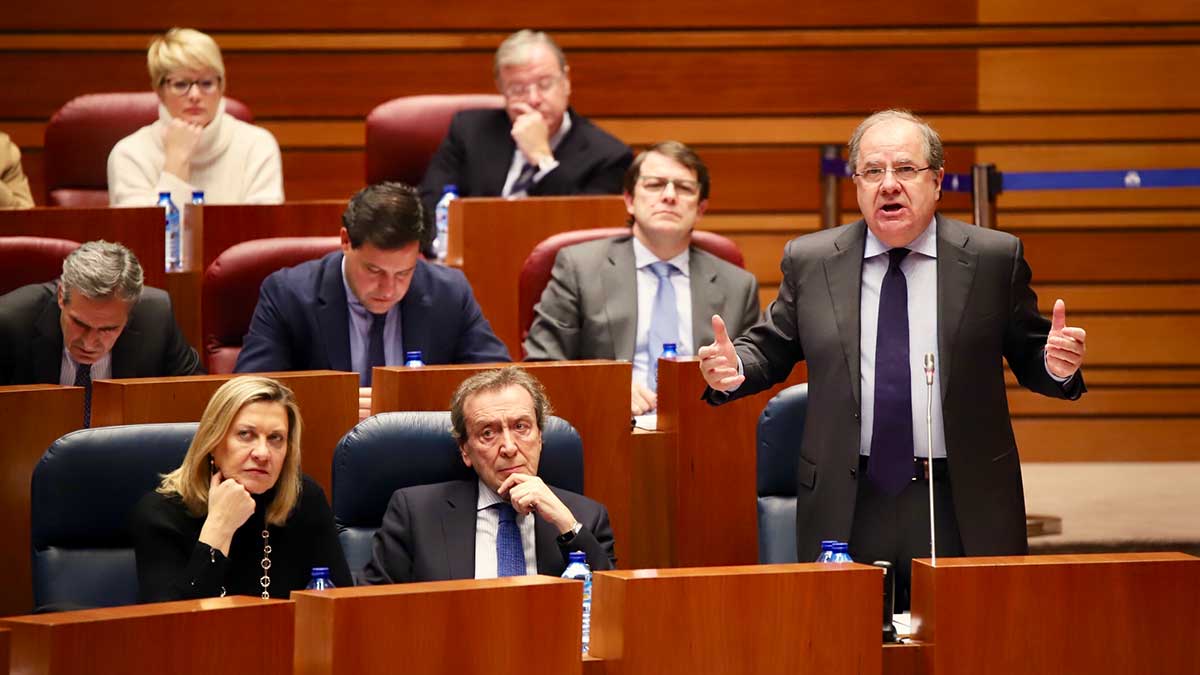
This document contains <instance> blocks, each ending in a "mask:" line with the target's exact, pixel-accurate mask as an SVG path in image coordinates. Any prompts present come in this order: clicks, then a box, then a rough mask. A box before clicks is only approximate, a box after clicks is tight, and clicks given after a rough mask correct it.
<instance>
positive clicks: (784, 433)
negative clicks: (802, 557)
mask: <svg viewBox="0 0 1200 675" xmlns="http://www.w3.org/2000/svg"><path fill="white" fill-rule="evenodd" d="M807 407H808V385H807V384H797V385H795V386H792V387H788V388H787V389H784V390H783V391H781V392H779V393H778V394H776V395H775V397H774V398H772V399H771V400H770V401H768V402H767V406H766V407H765V408H763V411H762V415H760V416H759V418H758V481H757V482H758V561H759V562H760V563H794V562H796V472H797V471H798V467H799V457H800V440H801V439H802V438H804V415H805V412H806V409H807Z"/></svg>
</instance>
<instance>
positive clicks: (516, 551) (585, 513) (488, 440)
mask: <svg viewBox="0 0 1200 675" xmlns="http://www.w3.org/2000/svg"><path fill="white" fill-rule="evenodd" d="M549 416H550V402H549V401H548V400H546V394H545V392H544V391H543V390H542V385H541V383H540V382H538V381H537V380H536V379H534V378H533V376H532V375H530V374H529V373H528V372H526V371H525V370H522V369H521V368H518V367H516V366H509V367H507V368H501V369H495V370H485V371H483V372H481V373H477V374H475V375H472V376H471V377H469V378H467V380H466V381H464V382H463V383H462V384H461V385H459V387H458V390H457V391H456V392H455V393H454V397H453V398H452V400H451V403H450V420H451V430H450V433H451V435H452V436H454V438H455V440H457V441H458V449H459V453H460V456H461V458H462V461H463V463H464V464H466V465H467V466H469V467H471V468H472V469H474V470H475V473H476V476H477V478H476V479H475V480H461V481H450V482H447V483H437V484H434V485H417V486H413V487H408V488H403V489H400V490H397V491H396V492H395V494H393V495H392V499H391V502H390V503H389V504H388V510H387V513H386V514H385V515H384V517H383V525H382V526H380V528H379V531H378V532H376V533H375V538H374V540H373V541H372V544H371V562H369V563H367V566H366V568H365V569H364V570H363V579H364V580H365V581H366V582H367V583H368V584H396V583H404V582H409V581H438V580H443V579H472V578H473V579H488V578H492V577H497V576H517V575H525V574H549V575H553V576H558V575H560V574H562V572H563V570H564V569H566V566H567V556H568V554H569V553H570V552H571V551H583V552H584V553H585V554H586V555H587V559H588V564H589V565H591V567H592V569H593V570H607V569H612V568H613V565H614V563H615V562H616V557H615V554H614V553H613V534H612V528H611V527H610V526H609V523H608V511H607V510H606V509H605V508H604V506H603V505H602V504H600V503H599V502H596V501H593V500H591V499H588V498H587V497H584V496H583V495H579V494H576V493H574V492H570V491H567V490H562V489H559V488H556V487H550V486H549V485H546V483H545V482H543V481H542V479H541V478H539V477H538V475H537V473H538V463H539V461H540V459H541V454H542V432H543V431H544V429H545V424H546V419H547V418H548V417H549Z"/></svg>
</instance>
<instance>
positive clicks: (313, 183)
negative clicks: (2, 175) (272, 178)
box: [283, 149, 367, 203]
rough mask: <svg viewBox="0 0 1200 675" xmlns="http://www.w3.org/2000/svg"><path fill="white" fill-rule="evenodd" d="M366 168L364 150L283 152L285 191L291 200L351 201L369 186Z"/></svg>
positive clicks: (292, 150)
mask: <svg viewBox="0 0 1200 675" xmlns="http://www.w3.org/2000/svg"><path fill="white" fill-rule="evenodd" d="M366 166H367V160H366V154H365V153H364V152H363V151H362V150H361V149H358V150H341V149H333V150H294V149H284V150H283V191H284V194H285V195H286V196H287V199H288V200H314V199H338V200H342V201H343V203H345V202H349V201H350V198H351V197H353V196H354V193H355V192H358V191H359V190H360V189H362V188H363V187H365V186H366V182H367V178H366V175H367V171H366Z"/></svg>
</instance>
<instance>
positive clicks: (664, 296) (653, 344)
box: [646, 260, 679, 391]
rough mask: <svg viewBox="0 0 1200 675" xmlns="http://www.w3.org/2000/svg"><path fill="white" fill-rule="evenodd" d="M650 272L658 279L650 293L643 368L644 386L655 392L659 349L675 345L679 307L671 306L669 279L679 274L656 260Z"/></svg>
mask: <svg viewBox="0 0 1200 675" xmlns="http://www.w3.org/2000/svg"><path fill="white" fill-rule="evenodd" d="M649 267H650V271H651V272H653V273H654V276H656V277H658V290H657V291H655V293H654V305H653V306H652V307H651V309H650V334H649V336H648V337H649V339H647V340H646V351H647V352H649V356H650V361H649V362H648V363H647V367H646V386H648V387H650V391H658V357H659V355H660V354H662V350H663V345H664V344H667V343H668V342H670V343H674V344H679V307H677V306H676V304H675V286H674V285H672V284H671V275H672V274H674V273H675V272H678V271H679V270H677V269H675V266H674V265H672V264H671V263H669V262H664V261H662V260H659V261H658V262H654V263H650V265H649Z"/></svg>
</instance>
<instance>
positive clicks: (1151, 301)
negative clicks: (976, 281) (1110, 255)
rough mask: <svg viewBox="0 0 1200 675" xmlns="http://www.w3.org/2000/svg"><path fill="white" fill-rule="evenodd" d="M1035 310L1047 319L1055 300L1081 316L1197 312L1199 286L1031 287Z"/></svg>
mask: <svg viewBox="0 0 1200 675" xmlns="http://www.w3.org/2000/svg"><path fill="white" fill-rule="evenodd" d="M1033 290H1034V291H1036V292H1037V294H1038V306H1039V307H1040V308H1041V311H1042V312H1043V313H1044V314H1046V315H1047V316H1049V314H1050V311H1051V310H1052V309H1053V307H1054V300H1055V298H1062V299H1063V300H1064V301H1065V302H1066V303H1067V309H1069V310H1070V311H1071V312H1073V313H1075V314H1076V315H1077V316H1078V315H1079V314H1080V313H1083V315H1084V316H1086V315H1087V314H1089V313H1102V314H1112V313H1116V312H1129V313H1135V314H1136V313H1143V312H1172V313H1183V312H1200V283H1195V282H1193V283H1179V284H1175V283H1156V284H1120V283H1116V284H1089V283H1071V284H1034V289H1033Z"/></svg>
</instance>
